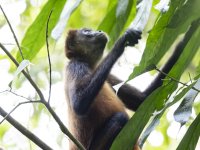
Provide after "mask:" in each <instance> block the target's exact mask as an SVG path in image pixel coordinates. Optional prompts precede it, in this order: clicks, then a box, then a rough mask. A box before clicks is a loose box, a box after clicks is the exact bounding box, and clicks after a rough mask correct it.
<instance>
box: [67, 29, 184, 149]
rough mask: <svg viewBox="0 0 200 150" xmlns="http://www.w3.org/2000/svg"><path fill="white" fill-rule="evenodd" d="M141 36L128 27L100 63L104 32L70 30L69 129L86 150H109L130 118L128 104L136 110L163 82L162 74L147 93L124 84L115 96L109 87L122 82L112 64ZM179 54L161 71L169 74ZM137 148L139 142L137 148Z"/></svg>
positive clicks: (71, 147)
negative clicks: (113, 72)
mask: <svg viewBox="0 0 200 150" xmlns="http://www.w3.org/2000/svg"><path fill="white" fill-rule="evenodd" d="M140 38H141V32H139V31H135V30H132V29H128V30H127V31H126V32H125V33H124V34H123V35H122V36H121V37H120V38H119V39H118V41H117V42H116V43H115V45H114V47H113V48H112V51H111V52H110V53H109V54H108V55H107V56H106V57H105V58H104V59H103V61H101V63H99V64H98V61H99V60H100V59H101V57H102V55H103V51H104V48H105V46H106V43H107V41H108V39H107V36H106V35H105V33H103V32H101V31H93V30H90V29H86V28H83V29H80V30H70V31H69V33H68V37H67V38H66V42H65V55H66V57H67V58H68V59H70V62H69V63H68V65H67V66H66V70H65V77H66V81H65V94H66V99H67V102H68V106H69V109H68V110H69V120H70V122H69V123H70V125H69V128H70V131H71V132H72V133H73V135H74V136H75V137H76V138H77V139H78V140H79V141H80V142H81V143H82V144H83V145H84V146H85V148H86V149H87V150H108V149H109V148H110V147H111V145H112V142H113V140H114V139H115V137H116V136H117V135H118V133H119V132H120V130H121V129H122V128H123V126H124V125H125V124H126V123H127V121H128V119H129V118H128V115H127V113H126V111H125V107H127V108H129V109H132V110H134V111H135V110H136V109H137V108H138V107H139V105H140V104H141V103H142V102H143V101H144V100H145V98H146V97H147V96H148V95H150V94H151V93H152V92H153V91H154V90H155V89H156V88H158V87H159V86H161V85H162V79H163V78H164V77H165V76H164V75H163V74H161V73H159V74H158V76H157V77H156V78H155V79H154V81H153V82H152V84H151V85H150V86H149V87H148V88H147V89H146V90H145V91H144V92H140V91H139V90H137V89H136V88H134V87H132V86H130V85H127V84H125V85H123V86H122V87H121V88H120V89H119V91H118V95H116V94H115V92H114V91H113V89H112V88H111V86H110V85H115V84H117V83H120V82H121V81H120V80H119V79H118V78H116V77H115V76H113V75H109V73H110V70H111V68H112V66H113V65H114V63H115V62H116V61H117V59H118V58H119V57H120V56H121V54H122V53H123V52H124V49H125V47H126V46H133V45H135V44H136V43H137V42H138V40H139V39H140ZM179 55H180V54H179V53H177V54H176V52H174V54H173V55H172V57H171V58H170V59H169V60H168V61H167V63H166V64H165V66H164V67H163V68H162V71H163V72H165V73H168V72H169V71H170V69H171V68H172V67H173V65H174V64H175V62H176V61H177V59H178V57H179ZM137 149H139V147H138V146H137V145H136V146H135V147H134V150H137ZM70 150H77V148H76V146H75V145H74V144H73V143H70Z"/></svg>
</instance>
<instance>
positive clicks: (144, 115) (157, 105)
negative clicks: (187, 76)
mask: <svg viewBox="0 0 200 150" xmlns="http://www.w3.org/2000/svg"><path fill="white" fill-rule="evenodd" d="M198 27H199V20H197V21H195V22H194V23H193V24H192V26H191V27H190V29H189V30H188V31H187V33H186V35H185V38H186V39H187V38H191V39H190V41H189V43H187V45H186V47H185V49H184V51H183V53H182V55H181V56H180V59H179V60H178V62H177V63H176V64H175V65H174V67H173V69H172V70H171V71H170V73H169V75H170V76H171V77H173V78H175V79H177V80H179V79H180V77H181V75H182V74H183V72H184V70H185V69H186V68H187V66H188V65H189V64H190V61H191V60H192V58H193V57H194V55H195V54H196V52H197V51H198V47H199V44H200V43H199V42H198V40H199V37H200V28H198ZM193 34H194V35H193ZM192 35H193V36H192ZM191 36H192V37H191ZM177 84H178V82H175V81H169V83H168V84H164V85H163V86H162V87H159V88H158V89H156V90H155V91H154V92H153V93H152V94H151V95H149V96H148V97H147V98H146V100H145V101H144V102H143V104H142V105H141V106H140V107H139V108H138V110H137V111H136V113H135V114H134V115H133V117H132V118H131V119H130V120H129V122H128V123H127V124H126V125H125V127H124V128H123V129H122V131H121V132H120V133H119V135H118V136H117V138H116V139H115V141H114V142H113V145H112V147H111V150H121V149H123V150H132V149H133V146H134V144H135V143H136V142H137V140H138V138H139V136H140V134H141V132H142V131H143V129H144V127H145V126H146V124H147V123H148V121H149V119H150V118H151V116H152V114H153V113H154V112H155V111H160V110H161V109H163V108H164V105H165V100H167V98H168V95H171V94H172V92H173V91H174V90H175V89H176V88H177Z"/></svg>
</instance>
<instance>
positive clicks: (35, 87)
mask: <svg viewBox="0 0 200 150" xmlns="http://www.w3.org/2000/svg"><path fill="white" fill-rule="evenodd" d="M0 48H1V49H2V50H3V51H4V52H5V53H6V55H7V56H8V57H9V58H10V60H11V61H12V62H13V63H14V64H15V66H16V67H18V66H19V63H18V62H17V60H16V59H15V58H14V57H13V56H12V55H11V54H10V52H9V51H8V50H7V49H6V48H5V47H4V46H3V45H2V44H1V43H0ZM22 73H23V75H24V76H25V77H26V78H27V80H28V81H29V82H30V84H31V85H32V86H33V88H34V89H35V90H36V92H37V93H38V95H39V97H40V99H41V100H44V96H43V94H42V92H41V90H40V89H39V87H38V86H37V85H36V83H35V82H34V81H33V79H32V78H31V77H30V76H29V75H28V74H27V73H26V72H25V71H24V70H22Z"/></svg>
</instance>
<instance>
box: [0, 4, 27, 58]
mask: <svg viewBox="0 0 200 150" xmlns="http://www.w3.org/2000/svg"><path fill="white" fill-rule="evenodd" d="M0 9H1V11H2V13H3V15H4V17H5V19H6V21H7V23H8V25H9V27H10V30H11V32H12V34H13V37H14V39H15V42H16V43H17V47H18V49H19V52H20V55H21V57H22V59H23V60H24V56H23V53H22V49H21V47H20V45H19V42H18V40H17V36H16V34H15V32H14V30H13V28H12V25H11V24H10V21H9V20H8V17H7V16H6V13H5V12H4V10H3V8H2V6H1V5H0Z"/></svg>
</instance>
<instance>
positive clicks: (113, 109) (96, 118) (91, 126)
mask: <svg viewBox="0 0 200 150" xmlns="http://www.w3.org/2000/svg"><path fill="white" fill-rule="evenodd" d="M68 104H69V101H68ZM68 106H69V109H68V110H69V113H68V114H69V129H70V131H71V132H72V134H73V135H74V136H75V137H76V138H77V139H78V140H79V141H80V142H81V143H82V144H83V145H84V146H85V147H86V148H87V149H88V147H87V146H89V145H90V143H91V139H92V138H93V135H95V133H96V132H98V130H99V128H101V127H102V126H103V125H104V123H105V122H106V121H107V120H108V119H109V118H110V117H111V116H112V115H114V114H115V113H117V112H124V113H126V112H125V107H124V105H123V103H122V102H121V101H120V100H119V98H118V97H117V96H116V94H115V93H114V92H113V90H112V88H111V87H110V85H108V83H105V84H104V85H103V87H102V89H101V90H100V92H99V94H98V95H97V97H96V98H95V100H94V102H93V104H92V105H91V108H90V109H89V110H88V112H87V114H86V115H85V116H78V115H76V114H75V112H74V111H73V109H72V108H71V106H70V105H68ZM70 150H76V146H75V145H74V144H73V143H72V142H71V143H70Z"/></svg>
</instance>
